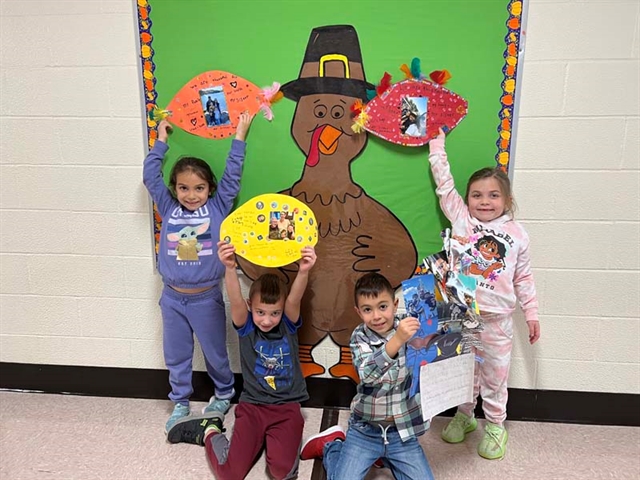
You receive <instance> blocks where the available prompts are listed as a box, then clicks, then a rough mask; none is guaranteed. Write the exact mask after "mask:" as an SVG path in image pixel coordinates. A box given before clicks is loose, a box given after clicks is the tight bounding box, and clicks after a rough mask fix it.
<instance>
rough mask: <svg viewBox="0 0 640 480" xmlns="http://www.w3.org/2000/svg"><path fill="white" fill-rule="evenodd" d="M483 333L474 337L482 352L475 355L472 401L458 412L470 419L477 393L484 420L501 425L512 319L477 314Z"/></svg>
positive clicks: (504, 416) (508, 364)
mask: <svg viewBox="0 0 640 480" xmlns="http://www.w3.org/2000/svg"><path fill="white" fill-rule="evenodd" d="M481 315H482V318H483V319H484V322H485V324H484V331H483V332H480V333H479V334H478V336H479V338H480V341H481V342H482V345H483V347H484V350H483V351H481V350H478V351H477V352H476V354H477V355H478V357H480V358H481V359H482V360H483V361H482V363H480V362H476V367H475V372H474V379H473V380H474V382H473V402H471V403H465V404H462V405H460V406H459V407H458V410H459V411H460V412H462V413H464V414H465V415H467V416H470V417H471V416H473V410H474V409H475V407H476V403H477V399H478V393H479V394H480V395H481V396H482V410H483V411H484V416H485V418H486V419H487V421H489V422H491V423H494V424H496V425H499V426H502V423H503V422H504V420H505V419H506V418H507V397H508V393H507V379H508V378H509V366H510V365H511V347H512V343H513V319H512V317H511V314H498V313H486V312H481Z"/></svg>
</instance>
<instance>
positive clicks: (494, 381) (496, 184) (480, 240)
mask: <svg viewBox="0 0 640 480" xmlns="http://www.w3.org/2000/svg"><path fill="white" fill-rule="evenodd" d="M444 140H445V135H444V133H443V132H442V131H440V134H439V135H438V136H437V137H436V138H435V139H433V140H431V141H430V142H429V163H431V171H432V172H433V176H434V178H435V181H436V185H437V188H436V193H437V195H438V197H439V199H440V207H441V208H442V211H443V212H444V214H445V215H446V217H447V218H448V219H449V221H450V222H451V228H452V233H453V235H457V236H461V237H466V238H467V239H469V240H470V241H471V242H472V243H473V244H474V247H475V248H474V249H473V254H474V261H473V262H472V264H471V267H470V269H469V273H471V274H472V275H476V277H477V290H476V301H477V303H478V306H479V308H480V313H481V315H482V317H483V319H484V321H485V327H484V331H483V332H481V333H480V334H479V336H480V341H481V342H482V346H483V348H484V350H483V351H478V352H477V354H478V356H479V357H481V363H476V371H475V379H474V380H475V382H474V390H473V392H474V400H473V402H471V403H468V404H464V405H460V406H459V407H458V412H457V413H456V415H455V416H454V418H453V420H451V422H449V424H448V425H447V426H446V427H445V428H444V430H443V431H442V438H443V439H444V440H445V441H447V442H449V443H459V442H462V441H464V438H465V435H466V434H467V433H470V432H472V431H474V430H475V429H476V427H477V425H478V422H477V421H476V419H475V418H474V417H473V411H474V408H475V406H476V399H477V397H478V394H481V395H482V407H483V410H484V414H485V418H486V419H487V423H486V426H485V435H484V437H483V439H482V440H481V442H480V444H479V445H478V454H479V455H480V456H482V457H484V458H488V459H497V458H502V457H503V456H504V454H505V451H506V444H507V438H508V435H507V431H506V430H505V428H504V425H503V423H504V420H505V418H506V416H507V378H508V376H509V365H510V363H511V347H512V342H513V318H512V314H513V311H514V310H515V307H516V300H518V301H519V302H520V306H521V307H522V310H523V311H524V317H525V320H526V322H527V326H528V328H529V342H530V343H531V344H533V343H535V342H536V341H537V340H538V338H539V337H540V323H539V322H538V300H537V298H536V288H535V284H534V281H533V275H532V273H531V262H530V258H529V236H528V235H527V232H525V230H524V228H523V227H522V225H520V224H519V223H518V222H516V221H515V220H514V219H513V208H514V202H513V198H512V195H511V184H510V182H509V177H508V176H507V175H506V174H505V173H504V172H503V171H502V170H500V169H498V168H483V169H481V170H478V171H477V172H475V173H474V174H473V175H471V178H470V179H469V182H468V184H467V191H466V195H465V198H464V199H463V198H462V197H461V196H460V194H459V193H458V192H457V191H456V189H455V186H454V182H453V177H452V176H451V171H450V169H449V162H448V161H447V153H446V152H445V149H444V144H445V141H444Z"/></svg>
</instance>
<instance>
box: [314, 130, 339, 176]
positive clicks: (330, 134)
mask: <svg viewBox="0 0 640 480" xmlns="http://www.w3.org/2000/svg"><path fill="white" fill-rule="evenodd" d="M340 135H342V132H341V131H340V130H338V129H337V128H334V127H332V126H331V125H322V126H320V127H318V128H316V129H315V130H314V131H313V135H312V136H311V145H309V154H308V155H307V165H308V166H310V167H315V166H316V165H317V164H318V162H319V161H320V153H322V154H323V155H333V154H334V153H335V152H336V149H337V148H338V138H340Z"/></svg>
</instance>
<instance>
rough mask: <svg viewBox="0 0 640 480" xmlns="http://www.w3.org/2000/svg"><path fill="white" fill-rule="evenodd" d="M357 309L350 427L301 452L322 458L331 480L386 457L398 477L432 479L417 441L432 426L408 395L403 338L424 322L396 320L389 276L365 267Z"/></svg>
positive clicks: (347, 479) (354, 477)
mask: <svg viewBox="0 0 640 480" xmlns="http://www.w3.org/2000/svg"><path fill="white" fill-rule="evenodd" d="M354 297H355V304H356V312H358V315H359V316H360V318H361V319H362V322H363V323H362V324H361V325H359V326H358V327H356V329H355V330H354V331H353V334H352V335H351V353H352V355H353V365H354V367H355V368H356V369H357V371H358V375H359V376H360V383H359V384H358V387H357V393H356V396H355V397H354V399H353V401H352V402H351V418H350V419H349V429H348V431H347V433H346V434H345V432H344V430H343V429H342V427H340V426H335V427H331V428H329V429H327V430H325V431H324V432H321V433H319V434H318V435H314V436H313V437H311V438H309V439H308V440H307V441H306V442H305V443H304V445H303V446H302V451H301V453H300V458H302V460H307V459H310V458H321V457H322V458H323V463H324V467H325V470H326V471H327V479H328V480H342V479H344V480H358V479H363V478H364V477H365V476H366V474H367V472H368V471H369V469H370V468H371V466H372V465H373V464H374V463H375V462H376V461H377V460H378V459H382V461H383V464H384V465H386V466H387V467H389V468H390V469H391V472H392V474H393V476H394V478H396V479H397V480H403V479H406V480H416V479H420V480H430V479H433V473H432V472H431V468H430V467H429V462H428V461H427V458H426V456H425V454H424V451H423V450H422V447H421V446H420V443H418V438H417V437H418V436H420V435H422V434H423V433H424V432H425V431H426V429H427V428H428V422H425V421H424V420H423V418H422V412H421V409H420V398H419V397H417V396H414V397H410V396H409V388H410V386H411V372H410V371H409V370H408V369H407V366H406V355H405V344H406V343H407V341H409V339H411V337H412V336H413V335H414V334H415V333H416V331H417V330H418V328H419V327H420V322H419V321H418V319H416V318H413V317H408V318H405V319H403V320H397V319H396V318H395V313H396V310H397V308H398V300H397V299H395V295H394V291H393V288H392V287H391V284H390V283H389V281H388V280H387V279H386V278H385V277H384V276H382V275H380V274H379V273H367V274H366V275H364V276H362V277H361V278H360V279H359V280H358V281H357V282H356V286H355V292H354Z"/></svg>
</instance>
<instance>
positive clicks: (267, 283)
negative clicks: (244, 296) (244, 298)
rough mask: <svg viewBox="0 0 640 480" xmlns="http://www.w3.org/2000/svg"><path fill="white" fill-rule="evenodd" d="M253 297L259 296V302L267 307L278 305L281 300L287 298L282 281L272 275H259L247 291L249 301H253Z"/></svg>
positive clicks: (285, 287) (285, 288)
mask: <svg viewBox="0 0 640 480" xmlns="http://www.w3.org/2000/svg"><path fill="white" fill-rule="evenodd" d="M254 295H259V296H260V302H262V303H266V304H267V305H274V304H276V303H278V300H280V299H281V298H284V299H286V298H287V286H286V285H285V283H284V281H283V280H282V279H281V278H280V277H278V276H277V275H275V274H273V273H265V274H264V275H260V276H259V277H258V278H257V279H256V281H255V282H253V283H252V284H251V288H250V289H249V300H253V297H254Z"/></svg>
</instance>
